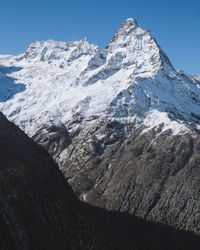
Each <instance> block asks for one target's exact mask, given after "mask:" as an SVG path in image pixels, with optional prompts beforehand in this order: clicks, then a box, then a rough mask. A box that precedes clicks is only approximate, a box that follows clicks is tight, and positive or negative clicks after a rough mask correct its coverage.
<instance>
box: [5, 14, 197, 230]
mask: <svg viewBox="0 0 200 250" xmlns="http://www.w3.org/2000/svg"><path fill="white" fill-rule="evenodd" d="M0 65H1V66H0V110H1V111H2V112H3V113H4V114H5V115H6V117H7V118H8V119H9V120H10V121H12V122H14V123H15V124H16V125H18V126H19V127H20V128H21V129H22V130H23V131H24V132H25V133H26V134H28V135H29V136H30V137H31V138H33V139H34V140H35V142H37V143H39V144H40V145H41V146H42V147H43V148H44V149H46V150H47V151H48V152H49V153H50V154H51V155H52V156H53V158H54V159H55V160H56V162H57V163H58V164H59V167H60V169H61V170H62V172H63V174H64V176H65V178H66V180H67V181H68V182H69V184H70V185H71V187H72V188H73V190H74V192H75V193H76V194H77V195H78V196H79V198H80V199H81V200H83V201H86V202H88V203H90V204H93V205H96V206H99V207H102V208H105V209H107V210H115V211H121V212H125V213H129V214H133V215H136V216H138V217H141V218H144V219H146V220H148V221H154V222H159V223H160V222H162V223H165V224H167V225H170V226H173V227H174V228H176V229H183V230H189V231H191V232H194V233H197V234H200V227H199V225H200V189H199V185H200V79H199V78H198V77H197V76H196V77H194V76H190V75H187V74H186V73H184V72H182V71H177V70H176V69H175V68H174V67H173V65H172V64H171V62H170V60H169V58H168V57H167V55H166V54H165V53H164V52H163V51H162V50H161V48H160V46H159V45H158V44H157V42H156V40H155V39H154V38H153V37H152V36H151V34H150V32H149V31H148V30H144V29H142V28H141V27H140V26H139V25H138V24H137V22H136V21H135V20H134V19H132V18H129V19H127V20H126V21H125V22H124V23H123V24H122V25H121V26H120V28H119V30H118V31H117V32H116V33H115V34H114V36H113V39H112V41H111V42H110V43H109V44H108V46H107V47H106V48H105V49H103V50H101V49H100V48H98V46H96V45H93V44H90V43H88V42H87V40H86V39H83V40H81V41H77V42H58V41H53V40H48V41H40V42H34V43H32V44H30V45H29V46H28V48H27V50H26V52H25V53H24V54H21V55H17V56H9V55H6V56H5V55H2V56H0ZM46 171H47V172H48V169H46ZM47 174H48V173H47ZM52 185H53V184H52Z"/></svg>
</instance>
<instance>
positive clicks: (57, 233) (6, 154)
mask: <svg viewBox="0 0 200 250" xmlns="http://www.w3.org/2000/svg"><path fill="white" fill-rule="evenodd" d="M0 249H1V250H15V249H18V250H21V249H22V250H40V249H41V250H47V249H48V250H51V249H52V250H63V249H66V250H68V249H69V250H82V249H86V250H87V249H88V250H90V249H91V250H104V249H105V250H107V249H108V250H112V249H116V250H157V249H158V250H168V249H169V250H172V249H174V250H179V249H180V250H198V249H200V239H199V237H197V236H195V235H193V234H191V233H187V232H182V231H177V230H175V229H173V228H170V227H167V226H164V225H161V224H153V223H150V222H146V221H144V220H142V219H139V218H137V217H134V216H131V215H129V214H125V213H117V212H108V211H106V210H103V209H100V208H96V207H93V206H91V205H88V204H85V203H81V202H80V201H79V200H78V199H77V198H76V197H75V195H74V194H73V192H72V190H71V188H70V187H69V185H68V184H67V183H66V181H65V179H64V177H63V176H62V174H61V172H60V171H59V170H58V167H57V165H56V164H55V163H54V162H53V160H52V159H51V157H50V156H49V155H48V154H47V153H46V152H45V151H44V150H43V149H42V148H40V146H38V145H36V144H35V143H34V142H33V141H32V140H31V139H29V138H28V137H27V136H26V135H25V134H24V133H23V132H22V131H20V129H18V128H17V127H16V126H15V125H14V124H12V123H10V122H8V120H7V119H6V118H5V117H4V116H3V115H2V114H1V113H0Z"/></svg>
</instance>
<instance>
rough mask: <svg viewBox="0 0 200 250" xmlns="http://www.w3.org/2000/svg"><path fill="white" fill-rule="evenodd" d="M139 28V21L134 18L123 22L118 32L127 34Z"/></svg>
mask: <svg viewBox="0 0 200 250" xmlns="http://www.w3.org/2000/svg"><path fill="white" fill-rule="evenodd" d="M137 26H138V24H137V21H136V20H135V19H133V18H127V19H126V20H125V22H123V23H122V24H121V26H120V28H119V30H118V32H122V33H124V32H125V33H126V32H129V31H130V30H132V29H134V28H136V27H137Z"/></svg>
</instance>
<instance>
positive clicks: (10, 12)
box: [0, 0, 200, 74]
mask: <svg viewBox="0 0 200 250" xmlns="http://www.w3.org/2000/svg"><path fill="white" fill-rule="evenodd" d="M128 17H133V18H135V19H136V20H137V21H138V23H139V25H140V26H142V27H143V28H146V29H150V30H151V33H152V35H153V36H154V37H155V38H156V40H157V41H158V43H159V44H160V46H161V48H162V49H163V50H164V51H165V52H166V53H167V55H168V56H169V58H170V60H171V61H172V63H173V64H174V66H175V68H177V69H182V70H184V71H185V72H187V73H190V74H200V0H107V1H105V0H99V1H96V0H73V1H72V0H34V1H32V0H2V1H1V4H0V54H19V53H22V52H24V51H25V49H26V47H27V46H28V44H29V43H31V42H33V41H35V40H47V39H55V40H61V41H73V40H80V39H82V38H84V37H87V39H88V41H89V42H92V43H95V44H97V45H99V46H100V47H101V48H103V47H105V46H106V45H107V44H108V42H109V41H110V40H111V39H112V36H113V33H114V32H115V31H116V30H117V29H118V27H119V25H120V24H121V23H122V22H123V21H124V20H125V19H126V18H128Z"/></svg>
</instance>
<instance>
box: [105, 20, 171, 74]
mask: <svg viewBox="0 0 200 250" xmlns="http://www.w3.org/2000/svg"><path fill="white" fill-rule="evenodd" d="M107 50H108V51H109V52H110V53H111V54H112V58H113V56H114V54H116V55H117V58H119V57H120V58H123V60H122V61H123V64H124V63H125V65H132V66H133V67H134V68H135V69H134V73H137V72H138V73H139V74H141V73H142V74H143V73H145V77H147V75H148V76H152V75H154V74H157V73H158V72H160V71H161V70H163V69H164V70H167V71H171V70H173V66H172V65H171V63H170V61H169V59H168V57H167V56H166V54H165V53H164V52H163V51H162V50H161V48H160V47H159V45H158V44H157V42H156V40H155V39H154V38H153V37H152V36H151V34H150V31H149V30H145V29H143V28H141V27H140V26H139V25H138V23H137V21H135V20H134V19H133V18H128V19H126V20H125V22H124V23H122V24H121V26H120V28H119V29H118V30H117V32H115V34H114V36H113V39H112V40H111V42H110V44H109V45H108V46H107ZM116 60H117V59H116Z"/></svg>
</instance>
